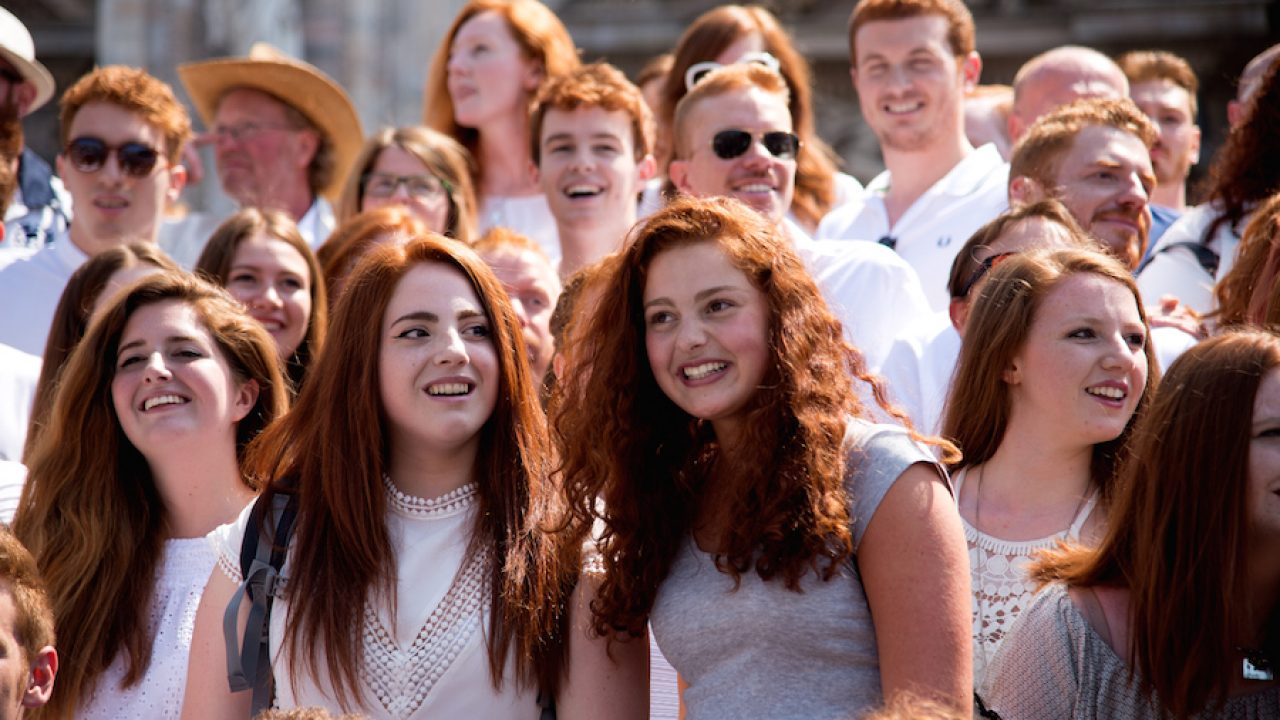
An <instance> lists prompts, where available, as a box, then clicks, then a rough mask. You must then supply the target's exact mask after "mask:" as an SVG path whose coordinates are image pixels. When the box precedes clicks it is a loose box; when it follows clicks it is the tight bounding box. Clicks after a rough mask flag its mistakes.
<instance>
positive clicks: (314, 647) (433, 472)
mask: <svg viewBox="0 0 1280 720" xmlns="http://www.w3.org/2000/svg"><path fill="white" fill-rule="evenodd" d="M550 463H551V456H550V454H549V448H548V441H547V437H546V429H545V422H544V420H543V416H542V413H541V409H540V407H539V405H538V397H537V388H536V384H535V381H534V379H533V378H532V377H531V376H530V374H529V370H528V368H527V366H526V362H525V358H524V343H523V342H521V341H520V326H519V320H518V319H517V317H516V314H515V311H514V310H513V309H512V307H511V304H510V301H509V300H508V299H507V296H506V293H505V292H504V291H503V289H502V286H501V284H500V283H499V282H498V280H497V278H496V277H495V276H494V275H493V272H492V271H490V270H489V268H488V267H487V266H486V265H485V264H484V262H483V261H482V260H480V258H479V257H478V256H477V255H476V254H475V253H474V252H473V251H472V250H471V249H470V248H468V247H467V246H465V245H462V244H461V243H458V242H455V241H452V240H449V239H447V238H444V237H441V236H438V235H428V236H425V237H419V238H414V239H412V240H410V241H409V242H407V243H405V244H386V245H382V246H379V247H377V248H375V249H373V250H371V251H370V252H369V253H368V254H366V255H365V256H364V257H363V258H362V259H361V260H360V261H359V263H358V264H357V266H356V269H355V271H354V272H353V273H352V275H351V278H350V280H349V282H348V286H347V289H346V291H345V293H344V294H343V296H342V299H341V300H340V301H339V302H338V304H337V306H336V308H335V312H334V317H333V325H332V327H331V332H330V335H329V341H328V343H327V344H326V346H325V348H324V351H323V352H322V353H321V355H320V357H319V358H317V361H316V363H315V365H314V367H313V368H312V372H311V375H310V378H309V380H308V382H307V384H306V385H305V386H304V387H303V389H302V392H301V394H300V395H299V396H298V402H297V407H296V409H295V412H292V413H290V414H289V415H288V416H287V417H285V418H284V419H283V420H282V421H281V422H279V423H277V424H275V425H273V426H272V427H271V428H270V429H268V430H267V432H266V433H265V434H264V435H263V436H262V437H261V438H260V440H259V443H258V445H257V446H256V449H255V453H254V460H253V461H252V462H251V467H252V468H253V469H254V472H255V474H256V476H258V477H261V478H262V479H263V481H264V482H265V483H266V487H265V489H264V491H263V494H262V497H261V498H260V499H259V500H258V502H257V504H256V505H255V509H249V510H246V511H245V513H244V514H242V516H241V517H240V519H239V520H238V521H237V522H236V523H235V524H234V525H230V526H227V527H225V528H224V529H223V530H222V531H220V533H219V536H218V546H219V550H218V552H219V555H220V558H221V560H220V562H219V565H218V568H217V569H216V570H214V572H213V573H212V574H211V575H210V576H209V585H208V588H207V589H206V595H205V600H204V602H203V603H202V605H201V609H200V615H199V617H198V619H197V623H196V636H195V640H194V641H193V648H192V662H194V663H198V664H199V665H200V667H202V668H205V669H206V672H204V673H201V674H199V675H197V674H192V675H190V677H189V681H188V685H187V701H186V710H185V714H184V717H187V718H197V717H210V718H219V719H223V718H229V717H246V716H247V715H248V714H249V710H250V708H251V705H252V703H251V701H252V698H251V697H250V693H248V692H243V691H242V692H234V693H233V692H232V691H231V690H230V689H229V687H228V681H227V676H226V675H223V674H222V672H223V670H224V669H226V668H227V667H228V662H227V661H228V656H229V654H230V653H231V652H235V653H236V654H235V655H232V657H233V659H234V657H237V656H239V657H244V656H246V655H247V656H248V657H254V656H256V651H250V650H249V649H248V648H243V649H241V648H234V647H233V648H231V650H228V646H227V645H226V644H225V642H224V636H223V629H222V628H223V622H224V613H229V617H230V618H231V619H232V620H235V618H237V617H239V618H240V622H241V623H244V622H245V619H246V618H248V617H249V616H250V606H249V604H248V603H241V604H239V605H234V604H231V603H232V600H233V598H234V597H237V586H239V585H241V583H242V582H243V581H244V577H243V576H242V571H241V568H242V567H243V566H242V564H241V561H240V556H241V552H242V542H243V540H244V538H245V536H246V532H247V529H248V528H249V527H251V526H252V525H253V524H254V523H257V524H259V525H260V528H261V530H265V531H267V536H268V538H270V539H269V540H265V539H264V540H263V542H268V541H269V542H272V543H273V544H274V545H275V546H278V547H282V548H287V553H286V556H285V558H284V562H283V565H282V566H281V569H280V577H281V581H280V584H277V585H276V588H277V590H276V594H275V596H274V597H275V599H274V605H273V606H272V608H271V609H270V610H269V611H268V612H269V620H267V621H266V628H267V629H268V636H269V641H268V642H269V645H268V648H269V654H267V655H266V657H267V658H269V660H268V661H269V662H270V670H271V674H272V675H273V676H274V691H275V698H276V705H277V706H278V707H280V708H283V709H288V708H292V707H304V706H319V707H324V708H326V709H329V710H331V711H342V712H359V713H363V714H365V715H368V716H369V717H371V718H375V719H377V718H401V719H406V718H426V717H463V716H471V717H476V718H529V719H530V720H533V719H534V718H537V717H539V713H540V711H541V708H540V704H541V703H539V701H538V699H537V696H538V693H539V691H541V692H542V698H543V699H544V700H545V699H550V698H554V699H555V702H556V706H557V710H558V711H559V713H560V717H562V718H575V717H603V716H607V715H608V716H616V717H638V716H641V715H643V714H644V712H645V710H646V707H645V703H644V701H643V697H642V695H641V694H640V693H636V692H630V693H629V692H621V691H617V690H615V689H614V688H612V687H611V686H610V684H609V683H608V682H606V678H607V677H608V676H609V674H610V673H620V672H622V671H621V670H619V665H620V664H621V663H623V662H624V661H623V654H620V653H619V652H617V651H616V650H615V652H614V653H613V655H612V657H608V656H605V654H604V651H603V648H601V649H600V650H598V651H593V649H592V648H593V647H594V645H593V644H592V643H591V642H590V641H589V639H588V638H587V636H586V634H585V632H584V631H571V630H570V629H569V628H570V627H571V626H570V622H571V621H570V618H569V617H568V615H567V614H566V607H569V606H572V607H574V608H578V610H577V612H581V607H582V606H581V601H580V600H573V599H571V598H572V595H571V593H572V592H573V589H574V586H575V584H576V583H577V581H578V577H579V570H580V565H579V562H578V555H577V550H578V548H576V547H566V546H565V545H564V542H565V540H566V538H567V536H566V535H563V534H561V533H555V532H550V531H547V528H551V527H554V526H555V525H557V524H559V522H560V517H559V514H560V510H559V506H560V505H561V504H562V503H561V502H560V501H559V499H558V496H557V495H556V493H555V488H554V485H553V484H552V483H551V482H550V481H549V479H548V473H549V469H550ZM280 498H288V502H289V503H291V505H286V504H283V503H281V504H278V503H277V501H278V499H280ZM290 506H291V507H293V508H295V509H296V515H295V516H293V517H295V518H296V520H294V524H293V528H294V530H293V531H292V533H290V535H289V536H288V537H287V538H284V537H279V536H277V535H273V534H271V533H272V532H274V530H271V529H275V528H277V527H278V526H277V524H276V523H277V521H278V520H280V519H281V518H282V517H284V516H285V513H287V512H289V511H288V509H287V508H288V507H290ZM281 507H284V508H286V509H285V510H280V509H279V508H281ZM255 532H256V531H255ZM255 537H256V536H255ZM561 558H565V561H564V562H561ZM584 587H585V586H584ZM584 591H585V590H584ZM229 607H230V609H228V608H229ZM568 612H574V610H570V611H568ZM260 637H261V635H257V634H255V635H254V636H253V639H257V638H260ZM234 640H238V636H237V637H236V638H233V641H234ZM598 644H599V645H603V643H602V642H601V643H598ZM643 650H644V648H643V647H642V648H640V655H639V662H640V663H641V669H643V661H644V655H643Z"/></svg>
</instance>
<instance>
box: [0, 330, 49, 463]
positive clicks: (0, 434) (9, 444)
mask: <svg viewBox="0 0 1280 720" xmlns="http://www.w3.org/2000/svg"><path fill="white" fill-rule="evenodd" d="M39 380H40V358H38V357H36V356H35V355H30V354H28V353H24V352H22V351H21V350H15V349H14V348H11V347H9V346H8V345H0V460H13V461H15V462H16V461H17V460H20V459H21V458H22V445H23V444H24V443H25V442H26V439H27V425H29V424H30V423H31V403H32V401H34V400H35V397H36V383H37V382H38V381H39Z"/></svg>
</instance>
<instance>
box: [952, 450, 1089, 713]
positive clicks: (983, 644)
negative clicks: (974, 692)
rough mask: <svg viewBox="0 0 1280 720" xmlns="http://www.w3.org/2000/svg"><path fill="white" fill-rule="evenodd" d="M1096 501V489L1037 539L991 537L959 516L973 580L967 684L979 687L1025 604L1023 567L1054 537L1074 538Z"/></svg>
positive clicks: (1027, 587)
mask: <svg viewBox="0 0 1280 720" xmlns="http://www.w3.org/2000/svg"><path fill="white" fill-rule="evenodd" d="M966 470H968V468H965V469H964V470H961V471H960V472H959V473H957V474H956V476H955V479H954V482H955V486H956V499H957V502H959V498H960V489H961V488H962V487H963V486H964V481H965V475H966ZM1097 504H1098V493H1097V492H1096V491H1095V492H1093V493H1092V494H1090V495H1089V497H1088V499H1086V500H1085V501H1084V504H1083V505H1081V506H1080V511H1079V512H1078V513H1077V514H1076V517H1075V518H1074V519H1073V520H1072V521H1071V525H1070V526H1069V527H1068V528H1067V529H1066V530H1064V531H1063V532H1060V533H1055V534H1053V535H1050V536H1048V537H1044V538H1040V539H1038V540H1024V541H1020V542H1013V541H1009V540H1001V539H1000V538H997V537H992V536H990V535H988V534H986V533H984V532H982V531H981V530H978V529H977V528H975V527H974V526H972V525H970V524H969V521H967V520H965V519H964V518H963V517H961V518H960V522H961V523H962V524H963V525H964V539H965V541H966V542H967V543H968V545H969V573H970V578H971V579H972V581H973V686H974V687H975V688H978V689H979V690H981V689H982V688H983V687H984V686H983V681H984V679H985V677H986V672H987V665H988V664H989V663H990V662H991V659H992V658H994V657H995V656H996V650H997V649H998V648H999V647H1000V643H1001V642H1002V641H1003V640H1004V638H1005V635H1006V634H1007V633H1008V632H1009V629H1010V627H1012V625H1013V620H1014V618H1016V617H1018V613H1020V612H1022V609H1023V608H1025V607H1026V606H1027V604H1028V603H1029V602H1031V596H1032V595H1034V594H1035V590H1036V586H1035V583H1033V582H1031V580H1030V579H1029V578H1028V577H1027V566H1028V565H1029V564H1030V563H1031V560H1032V556H1033V555H1035V553H1036V551H1038V550H1047V549H1050V548H1053V547H1055V546H1056V545H1057V544H1058V541H1059V540H1079V539H1080V529H1081V528H1082V527H1084V524H1085V521H1086V520H1088V519H1089V515H1090V514H1091V513H1092V512H1093V508H1094V507H1095V506H1096V505H1097Z"/></svg>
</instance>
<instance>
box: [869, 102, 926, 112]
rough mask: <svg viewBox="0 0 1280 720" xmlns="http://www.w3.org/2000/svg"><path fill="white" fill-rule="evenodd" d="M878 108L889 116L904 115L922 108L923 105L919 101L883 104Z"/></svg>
mask: <svg viewBox="0 0 1280 720" xmlns="http://www.w3.org/2000/svg"><path fill="white" fill-rule="evenodd" d="M880 107H881V109H882V110H884V111H885V112H887V113H889V114H890V115H906V114H907V113H911V112H915V111H916V110H919V109H920V108H922V107H924V103H923V102H921V101H919V100H915V101H912V102H897V103H885V104H883V105H881V106H880Z"/></svg>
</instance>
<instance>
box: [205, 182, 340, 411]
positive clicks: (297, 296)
mask: <svg viewBox="0 0 1280 720" xmlns="http://www.w3.org/2000/svg"><path fill="white" fill-rule="evenodd" d="M194 272H196V273H197V274H199V275H202V276H203V277H204V278H205V279H207V280H210V281H212V282H214V283H216V284H218V285H221V286H222V287H224V288H226V289H227V291H228V292H230V293H231V296H232V297H234V298H235V299H237V300H239V301H240V302H241V303H243V304H244V307H245V310H246V311H248V313H249V315H250V316H251V317H253V319H254V320H257V321H258V322H260V323H262V326H263V327H264V328H266V329H267V332H269V333H270V334H271V339H272V340H274V341H275V344H276V350H277V351H278V352H279V353H280V360H281V362H283V363H285V367H286V373H287V375H288V377H289V381H290V382H291V383H292V384H293V387H294V392H297V389H298V388H299V387H301V386H302V382H303V380H304V379H305V378H306V375H307V366H308V365H310V364H311V360H312V359H313V358H314V357H316V355H318V354H319V353H320V347H321V346H322V345H323V344H324V335H325V331H326V330H327V329H328V326H329V302H328V298H327V293H326V291H325V284H324V276H323V274H322V273H321V272H320V264H319V262H318V261H317V260H316V256H315V253H313V252H312V251H311V246H309V245H307V242H306V240H304V239H303V238H302V234H301V233H300V232H298V226H297V224H296V223H294V221H293V218H291V217H289V215H288V214H287V213H284V212H281V211H279V210H263V209H259V208H252V207H250V208H245V209H243V210H240V211H239V212H237V213H235V214H234V215H232V216H231V217H229V218H227V219H226V220H224V221H223V222H222V224H221V225H219V226H218V229H217V230H214V231H213V235H211V236H210V237H209V241H208V242H206V243H205V245H204V250H203V251H201V253H200V259H199V260H198V261H197V262H196V266H195V268H194Z"/></svg>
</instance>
